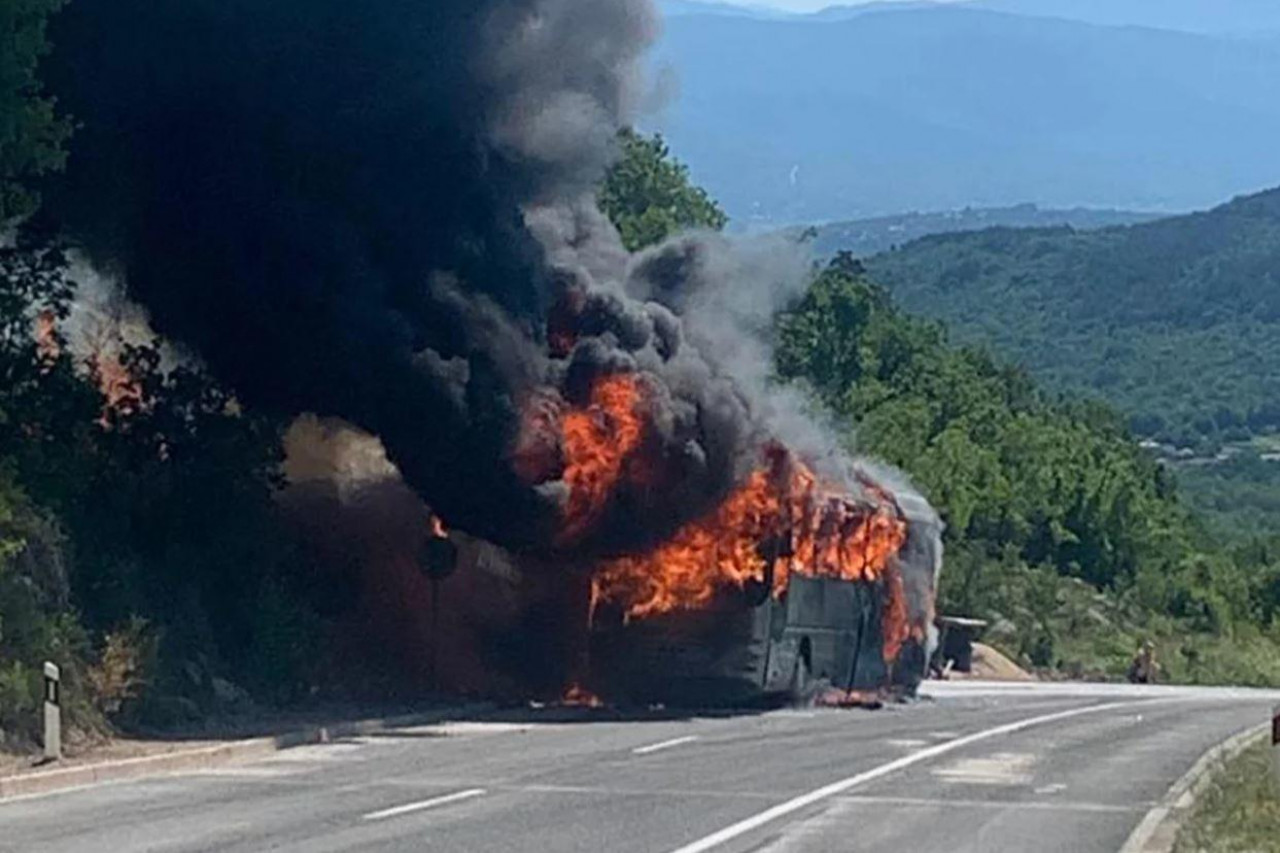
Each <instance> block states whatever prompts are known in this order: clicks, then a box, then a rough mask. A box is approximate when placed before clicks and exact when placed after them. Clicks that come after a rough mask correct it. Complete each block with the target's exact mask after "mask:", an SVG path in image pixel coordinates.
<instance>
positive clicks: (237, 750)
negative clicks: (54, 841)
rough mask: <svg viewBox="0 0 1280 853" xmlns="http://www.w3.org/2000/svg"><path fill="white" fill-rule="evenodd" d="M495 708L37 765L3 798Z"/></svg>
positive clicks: (1, 781)
mask: <svg viewBox="0 0 1280 853" xmlns="http://www.w3.org/2000/svg"><path fill="white" fill-rule="evenodd" d="M493 708H494V706H493V705H491V704H489V703H474V704H465V705H457V706H451V707H445V708H433V709H431V710H430V711H424V712H422V713H418V714H403V715H399V716H394V717H372V718H368V719H361V720H348V721H342V722H336V723H330V724H323V725H312V726H305V727H300V728H297V729H294V730H292V731H288V732H284V733H282V734H277V735H271V736H267V737H255V738H244V739H239V740H232V741H225V742H222V743H216V744H213V745H208V746H200V747H196V748H192V749H182V748H178V749H173V750H170V751H167V752H162V753H160V754H156V755H142V756H138V757H133V758H124V759H115V760H107V761H95V762H88V763H83V764H76V765H72V766H53V767H51V768H50V769H47V770H44V769H42V770H33V771H29V772H26V773H19V774H16V775H11V776H3V777H0V802H2V801H5V800H11V799H14V798H18V797H28V796H35V795H39V794H48V793H53V792H56V791H63V790H69V789H73V788H83V787H86V786H88V785H95V784H99V783H102V782H115V781H123V780H129V779H141V778H145V777H150V776H162V775H166V774H172V773H189V772H193V771H198V770H207V769H210V768H213V767H221V766H223V765H227V764H233V763H238V762H243V761H252V760H253V759H256V758H262V757H264V756H267V755H270V754H271V753H274V752H279V751H280V750H284V749H291V748H293V747H297V746H306V745H309V744H317V743H328V742H330V741H332V740H336V739H341V738H349V737H358V736H361V735H368V734H374V733H377V732H383V731H390V730H394V729H399V728H406V727H409V726H424V725H430V724H432V723H438V722H443V721H446V720H453V719H460V718H466V717H474V716H475V715H477V714H484V713H486V712H489V711H492V710H493Z"/></svg>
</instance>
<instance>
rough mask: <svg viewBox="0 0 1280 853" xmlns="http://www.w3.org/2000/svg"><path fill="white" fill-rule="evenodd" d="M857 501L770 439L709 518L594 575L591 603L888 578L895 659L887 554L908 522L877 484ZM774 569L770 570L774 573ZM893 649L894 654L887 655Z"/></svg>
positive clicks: (640, 604)
mask: <svg viewBox="0 0 1280 853" xmlns="http://www.w3.org/2000/svg"><path fill="white" fill-rule="evenodd" d="M866 488H867V492H868V498H867V499H865V500H855V499H853V498H851V497H850V496H848V495H845V494H842V493H840V492H838V491H836V490H834V489H831V488H829V487H826V486H824V485H823V484H822V483H821V482H820V481H819V479H818V477H817V476H816V475H815V474H814V473H813V471H812V470H810V469H809V468H808V467H807V466H805V465H804V464H803V463H801V462H800V461H798V460H796V459H795V458H794V457H793V456H792V455H791V454H790V453H788V452H787V451H786V450H784V449H782V448H780V447H777V446H774V447H771V448H769V450H768V451H767V453H766V464H765V465H764V466H763V467H761V468H759V469H757V470H756V471H755V472H754V473H752V474H751V476H750V477H749V478H748V479H747V481H746V483H744V484H743V485H742V486H741V487H740V488H739V489H737V490H736V491H735V492H733V493H732V494H731V495H730V496H729V497H728V498H727V499H726V500H725V501H724V502H723V503H722V504H720V506H719V507H718V508H717V509H716V510H714V511H713V512H712V513H711V514H709V515H708V516H706V517H704V518H702V519H700V520H698V521H695V522H692V523H690V524H687V525H685V526H684V527H683V528H681V529H680V530H679V531H678V532H677V533H676V535H675V536H674V537H673V538H672V539H671V540H669V541H668V542H666V543H664V544H663V545H661V546H659V547H658V548H657V549H656V550H654V551H651V552H649V553H647V554H642V555H639V556H629V557H622V558H619V559H615V560H611V561H609V562H607V563H605V564H604V565H603V566H602V567H601V568H600V570H599V571H598V572H597V573H596V574H595V576H594V578H593V587H592V601H593V605H599V604H601V603H612V604H615V605H619V606H621V607H622V608H623V609H624V610H625V613H626V616H627V618H629V619H642V618H644V617H647V616H653V615H657V614H661V613H667V612H670V611H672V610H678V609H697V608H702V607H706V606H707V605H709V604H710V603H711V602H712V600H713V599H714V598H715V597H716V595H717V594H718V593H720V592H721V591H722V590H724V589H727V588H735V587H736V588H744V587H745V586H746V585H747V584H748V583H749V582H755V583H760V584H763V583H770V584H771V591H772V593H773V594H774V595H775V596H780V595H782V594H783V593H784V592H785V591H786V589H787V583H788V580H789V578H790V576H791V575H792V574H793V573H796V574H801V575H807V576H810V577H829V578H837V579H842V580H849V581H859V580H861V581H875V580H878V579H880V578H882V577H884V578H886V579H887V581H888V585H887V599H888V600H887V604H886V608H885V656H886V658H888V659H892V658H893V657H896V656H897V653H898V651H899V649H900V648H901V646H902V642H903V641H904V640H905V638H906V636H907V634H908V632H909V628H908V626H907V611H906V603H905V599H904V596H903V589H902V580H901V577H900V576H898V573H897V567H896V565H895V564H894V562H893V560H892V558H893V556H894V555H895V554H897V552H898V550H899V549H900V548H901V547H902V545H903V543H904V542H905V541H906V535H907V531H906V523H905V522H904V521H903V520H902V517H901V514H900V513H899V511H898V510H897V507H896V506H895V505H894V504H893V502H892V501H891V500H890V499H889V498H888V496H887V495H885V494H884V493H883V492H881V491H880V490H878V489H876V488H875V487H874V486H871V485H869V484H868V485H867V487H866ZM771 570H772V576H771ZM890 652H892V654H890Z"/></svg>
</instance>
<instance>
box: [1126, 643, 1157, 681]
mask: <svg viewBox="0 0 1280 853" xmlns="http://www.w3.org/2000/svg"><path fill="white" fill-rule="evenodd" d="M1159 673H1160V664H1158V663H1156V647H1155V644H1154V643H1152V642H1151V641H1150V640H1147V641H1146V642H1145V643H1143V644H1142V645H1141V646H1140V647H1139V648H1138V651H1137V653H1136V654H1135V655H1134V656H1133V662H1132V663H1130V664H1129V681H1130V683H1132V684H1155V683H1156V677H1157V676H1158V675H1159Z"/></svg>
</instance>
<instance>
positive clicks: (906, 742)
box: [885, 738, 929, 749]
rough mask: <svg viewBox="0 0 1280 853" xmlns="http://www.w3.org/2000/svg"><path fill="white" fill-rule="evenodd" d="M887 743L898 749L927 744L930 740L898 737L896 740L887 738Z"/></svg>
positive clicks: (913, 747)
mask: <svg viewBox="0 0 1280 853" xmlns="http://www.w3.org/2000/svg"><path fill="white" fill-rule="evenodd" d="M885 743H887V744H889V746H893V747H897V748H898V749H915V748H916V747H917V746H925V745H927V744H928V743H929V742H928V741H927V740H916V739H914V738H897V739H895V740H887V741H885Z"/></svg>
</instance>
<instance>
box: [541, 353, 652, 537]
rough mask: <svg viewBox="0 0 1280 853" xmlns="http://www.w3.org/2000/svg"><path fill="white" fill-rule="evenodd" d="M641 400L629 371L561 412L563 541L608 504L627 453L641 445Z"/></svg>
mask: <svg viewBox="0 0 1280 853" xmlns="http://www.w3.org/2000/svg"><path fill="white" fill-rule="evenodd" d="M639 402H640V384H639V380H638V379H637V378H636V377H635V376H634V375H631V374H615V375H613V376H606V377H604V378H603V379H600V380H599V381H597V382H596V383H595V385H594V386H593V387H592V389H591V400H590V402H589V403H588V404H587V406H586V407H584V408H581V409H571V410H569V411H567V412H565V413H564V414H563V416H562V418H561V421H560V432H561V435H562V436H563V443H562V448H563V453H564V460H565V466H564V475H563V479H564V482H565V483H566V484H567V485H568V487H569V498H568V501H567V502H566V504H565V520H564V526H563V527H562V528H561V531H560V540H561V541H562V542H567V541H572V540H574V539H577V538H579V537H580V536H581V535H582V534H583V533H585V532H586V531H587V530H588V529H589V528H590V526H591V523H592V522H594V521H595V520H596V519H597V518H598V517H599V515H600V513H601V512H603V510H604V508H605V506H606V505H607V504H608V501H609V496H610V494H612V492H613V487H614V486H615V485H616V484H617V482H618V480H619V478H621V476H622V473H623V466H624V465H625V463H626V460H627V457H628V456H629V455H630V454H631V452H632V451H633V450H635V448H636V447H637V446H638V445H639V444H640V438H641V435H642V432H643V429H642V424H641V420H640V415H639V413H638V412H637V411H636V408H637V404H638V403H639Z"/></svg>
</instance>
